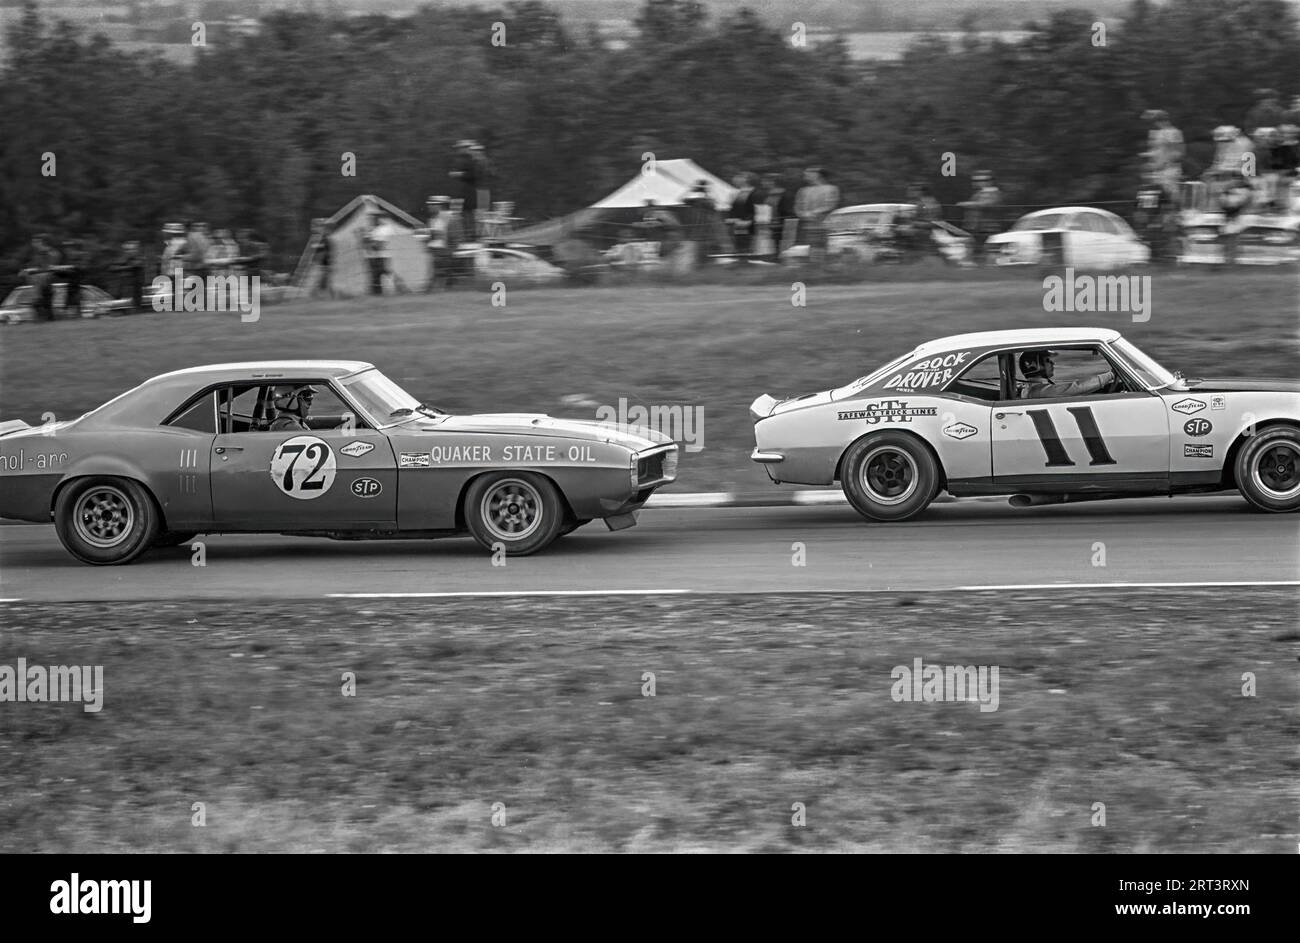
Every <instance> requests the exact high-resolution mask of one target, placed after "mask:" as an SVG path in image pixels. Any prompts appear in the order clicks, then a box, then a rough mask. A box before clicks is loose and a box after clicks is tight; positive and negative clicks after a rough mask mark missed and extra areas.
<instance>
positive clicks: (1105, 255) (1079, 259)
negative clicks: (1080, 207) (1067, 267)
mask: <svg viewBox="0 0 1300 943" xmlns="http://www.w3.org/2000/svg"><path fill="white" fill-rule="evenodd" d="M1069 225H1070V230H1071V232H1070V233H1069V234H1068V235H1067V237H1066V238H1067V239H1068V240H1069V243H1070V255H1069V259H1070V264H1071V265H1078V266H1081V267H1084V268H1107V267H1108V266H1109V265H1110V264H1111V262H1112V260H1113V254H1114V245H1113V242H1114V240H1113V239H1112V238H1111V237H1110V236H1109V235H1108V234H1107V233H1105V232H1104V231H1103V230H1102V225H1101V222H1100V220H1098V218H1097V217H1096V215H1094V214H1092V213H1075V214H1074V216H1073V217H1071V220H1070V224H1069Z"/></svg>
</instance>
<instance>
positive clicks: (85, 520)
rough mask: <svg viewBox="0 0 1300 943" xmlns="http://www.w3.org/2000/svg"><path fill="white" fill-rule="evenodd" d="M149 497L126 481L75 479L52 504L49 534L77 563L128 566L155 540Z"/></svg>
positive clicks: (154, 517)
mask: <svg viewBox="0 0 1300 943" xmlns="http://www.w3.org/2000/svg"><path fill="white" fill-rule="evenodd" d="M158 528H159V515H158V509H157V507H156V506H155V505H154V502H153V497H152V496H151V495H150V494H149V492H148V491H146V490H145V488H144V486H143V485H141V484H140V483H139V482H136V481H132V480H131V479H129V478H108V477H98V476H97V477H92V478H78V479H77V480H75V481H73V482H72V483H71V484H69V485H68V486H67V487H65V488H64V489H63V490H62V491H60V492H59V497H58V499H57V500H56V501H55V502H54V529H55V532H56V533H57V534H58V535H59V541H60V542H61V543H62V544H63V547H64V549H65V550H67V551H68V553H70V554H72V555H73V556H74V557H76V558H77V559H78V560H80V561H81V562H82V563H91V564H95V565H99V566H107V565H113V564H120V563H130V562H131V561H132V560H134V559H135V558H136V557H138V556H139V555H140V554H142V553H144V552H145V551H146V550H148V549H149V547H150V546H151V545H152V544H153V542H154V540H155V538H156V537H157V536H158Z"/></svg>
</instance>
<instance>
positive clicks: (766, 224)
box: [754, 174, 781, 256]
mask: <svg viewBox="0 0 1300 943" xmlns="http://www.w3.org/2000/svg"><path fill="white" fill-rule="evenodd" d="M780 198H781V194H780V193H779V192H778V185H777V180H776V175H775V174H763V177H762V179H761V180H760V181H759V183H758V189H757V190H756V191H755V192H754V252H755V254H758V255H771V256H775V254H776V253H775V249H774V247H775V246H776V245H777V244H778V243H779V242H780V241H781V240H780V236H779V235H778V234H777V232H776V226H775V225H774V224H773V219H774V218H775V216H776V206H775V204H776V203H777V202H778V201H779V200H780Z"/></svg>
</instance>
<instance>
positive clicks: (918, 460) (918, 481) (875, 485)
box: [840, 432, 939, 521]
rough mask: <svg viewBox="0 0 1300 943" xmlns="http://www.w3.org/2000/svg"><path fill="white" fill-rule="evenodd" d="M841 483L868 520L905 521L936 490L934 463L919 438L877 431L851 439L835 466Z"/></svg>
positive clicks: (936, 479) (859, 511)
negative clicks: (842, 457) (838, 465)
mask: <svg viewBox="0 0 1300 943" xmlns="http://www.w3.org/2000/svg"><path fill="white" fill-rule="evenodd" d="M840 485H841V487H842V488H843V489H844V495H845V497H847V498H848V499H849V503H850V504H851V505H853V507H854V509H855V510H856V511H857V512H858V513H859V514H861V515H862V516H863V517H865V518H866V519H867V520H869V521H905V520H907V519H908V518H910V517H915V516H916V515H917V514H920V513H921V512H922V511H924V510H925V508H926V506H927V505H929V503H930V501H931V500H932V499H933V498H934V495H935V493H936V492H937V491H938V490H939V464H938V462H936V461H935V459H934V456H933V455H931V454H930V450H929V449H928V448H926V447H925V445H924V443H922V442H921V441H920V440H919V439H917V438H915V437H913V436H910V435H906V434H904V433H900V432H878V433H875V434H874V435H869V436H866V437H865V438H863V439H860V440H859V441H857V442H855V443H854V444H853V445H852V446H851V447H850V448H849V451H848V453H847V454H845V456H844V462H843V464H842V466H841V468H840Z"/></svg>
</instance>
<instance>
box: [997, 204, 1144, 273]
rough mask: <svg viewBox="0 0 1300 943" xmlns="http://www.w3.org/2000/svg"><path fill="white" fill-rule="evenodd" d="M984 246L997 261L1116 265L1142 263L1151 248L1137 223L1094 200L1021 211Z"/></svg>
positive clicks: (1012, 263) (1002, 263) (1002, 262)
mask: <svg viewBox="0 0 1300 943" xmlns="http://www.w3.org/2000/svg"><path fill="white" fill-rule="evenodd" d="M985 252H986V253H987V254H988V255H989V256H991V257H992V258H993V261H994V262H996V263H997V264H998V265H1073V266H1076V267H1078V268H1088V269H1112V268H1121V267H1123V266H1127V265H1143V264H1145V263H1147V262H1148V261H1150V259H1151V250H1150V248H1149V247H1148V246H1147V244H1146V243H1145V242H1143V241H1142V240H1141V239H1139V238H1138V235H1137V233H1135V232H1134V231H1133V227H1132V226H1130V225H1129V224H1128V223H1126V222H1125V221H1124V220H1122V219H1120V218H1119V217H1118V216H1116V215H1115V214H1114V213H1111V212H1108V211H1107V210H1100V209H1096V208H1094V207H1090V206H1062V207H1057V208H1056V209H1050V210H1038V211H1037V212H1034V213H1029V214H1028V215H1026V216H1022V217H1020V219H1019V220H1017V221H1016V224H1015V225H1014V226H1012V227H1011V228H1010V229H1009V230H1007V231H1006V232H1004V233H998V234H997V235H994V236H990V237H989V238H988V241H987V242H986V243H985Z"/></svg>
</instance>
